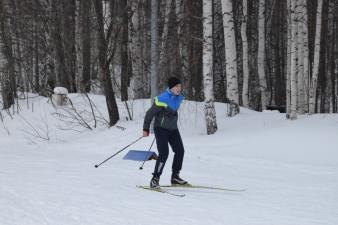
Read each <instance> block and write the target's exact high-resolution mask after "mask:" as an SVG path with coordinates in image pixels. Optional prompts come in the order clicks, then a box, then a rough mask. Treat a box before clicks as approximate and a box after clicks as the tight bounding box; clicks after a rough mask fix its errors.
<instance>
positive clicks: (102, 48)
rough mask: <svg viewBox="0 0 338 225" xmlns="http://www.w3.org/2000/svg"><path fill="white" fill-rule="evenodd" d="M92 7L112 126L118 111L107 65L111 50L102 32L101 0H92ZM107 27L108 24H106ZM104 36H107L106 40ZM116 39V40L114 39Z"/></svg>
mask: <svg viewBox="0 0 338 225" xmlns="http://www.w3.org/2000/svg"><path fill="white" fill-rule="evenodd" d="M94 7H95V12H96V19H97V24H98V33H97V35H98V37H97V42H98V48H99V66H100V73H101V82H102V86H103V89H104V94H105V96H106V104H107V109H108V114H109V125H110V126H114V125H115V124H116V123H117V121H118V120H119V112H118V108H117V104H116V100H115V95H114V91H113V86H112V81H111V78H110V69H109V65H110V63H111V60H112V56H113V55H112V54H113V53H112V52H108V43H107V41H109V40H110V38H109V37H110V35H109V34H108V35H106V34H105V32H104V20H103V6H102V1H101V0H95V1H94ZM108 27H109V26H108ZM106 36H107V37H108V38H107V40H106ZM115 41H116V40H115Z"/></svg>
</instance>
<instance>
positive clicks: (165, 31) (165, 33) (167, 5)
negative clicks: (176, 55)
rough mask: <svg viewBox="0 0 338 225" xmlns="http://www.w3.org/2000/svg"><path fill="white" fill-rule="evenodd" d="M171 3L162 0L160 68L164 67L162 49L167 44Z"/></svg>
mask: <svg viewBox="0 0 338 225" xmlns="http://www.w3.org/2000/svg"><path fill="white" fill-rule="evenodd" d="M171 3H172V0H167V1H164V5H165V7H164V10H165V12H164V25H163V32H162V37H161V47H160V59H159V62H160V69H162V71H163V68H164V66H165V65H164V63H165V61H164V55H165V54H164V51H165V49H166V46H167V42H168V33H169V17H170V11H171ZM161 77H164V75H162V76H161Z"/></svg>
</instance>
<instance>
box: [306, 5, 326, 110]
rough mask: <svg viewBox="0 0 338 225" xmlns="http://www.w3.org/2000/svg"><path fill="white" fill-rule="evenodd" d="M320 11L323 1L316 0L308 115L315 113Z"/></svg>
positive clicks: (320, 22) (320, 25) (320, 23)
mask: <svg viewBox="0 0 338 225" xmlns="http://www.w3.org/2000/svg"><path fill="white" fill-rule="evenodd" d="M322 9H323V0H318V8H317V18H316V35H315V50H314V60H313V69H312V79H311V81H310V91H309V95H310V96H309V113H315V101H316V89H317V80H318V73H319V53H320V35H321V27H322Z"/></svg>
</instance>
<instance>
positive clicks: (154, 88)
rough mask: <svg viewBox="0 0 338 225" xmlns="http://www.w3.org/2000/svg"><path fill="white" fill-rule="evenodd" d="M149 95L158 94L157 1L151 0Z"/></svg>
mask: <svg viewBox="0 0 338 225" xmlns="http://www.w3.org/2000/svg"><path fill="white" fill-rule="evenodd" d="M150 60H151V69H150V71H151V76H150V77H151V97H152V98H154V97H155V96H157V94H158V83H157V78H158V1H157V0H152V1H151V57H150Z"/></svg>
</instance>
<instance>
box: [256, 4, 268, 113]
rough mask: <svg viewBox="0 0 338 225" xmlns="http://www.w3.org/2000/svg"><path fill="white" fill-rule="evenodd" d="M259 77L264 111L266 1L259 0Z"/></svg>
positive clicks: (265, 98)
mask: <svg viewBox="0 0 338 225" xmlns="http://www.w3.org/2000/svg"><path fill="white" fill-rule="evenodd" d="M257 66H258V77H259V87H260V91H261V107H262V110H265V109H266V106H267V103H268V101H267V93H266V92H267V84H266V75H265V0H259V13H258V56H257Z"/></svg>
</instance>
